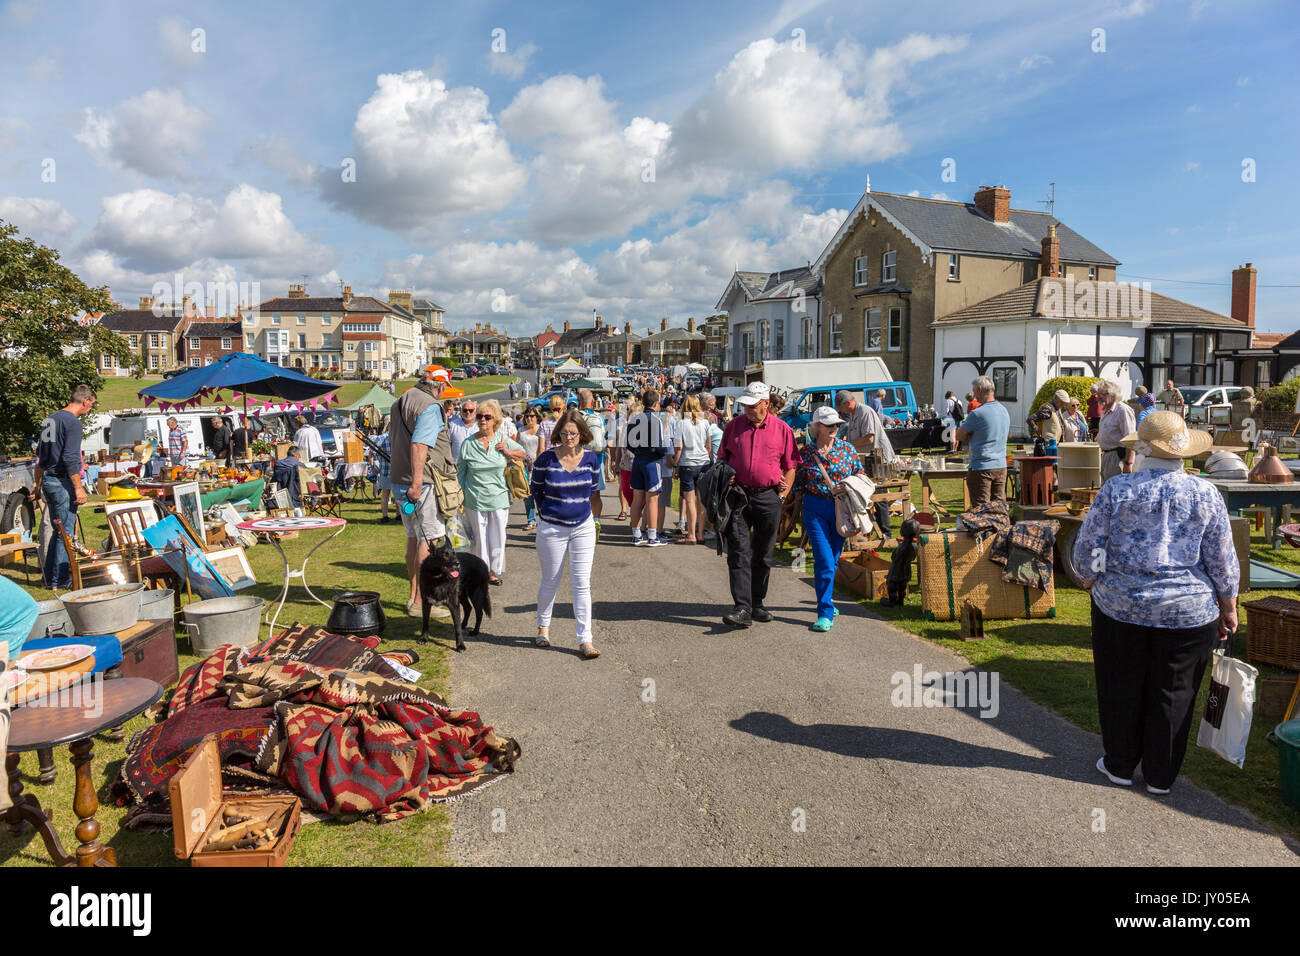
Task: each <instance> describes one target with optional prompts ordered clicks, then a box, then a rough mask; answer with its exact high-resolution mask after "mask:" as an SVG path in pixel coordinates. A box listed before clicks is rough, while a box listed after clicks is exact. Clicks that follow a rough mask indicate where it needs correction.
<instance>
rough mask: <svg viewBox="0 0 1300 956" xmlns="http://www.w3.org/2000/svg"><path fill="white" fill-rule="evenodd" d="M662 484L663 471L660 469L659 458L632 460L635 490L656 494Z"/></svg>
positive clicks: (633, 487)
mask: <svg viewBox="0 0 1300 956" xmlns="http://www.w3.org/2000/svg"><path fill="white" fill-rule="evenodd" d="M662 485H663V473H662V472H661V471H660V470H659V462H658V461H657V460H655V461H634V462H632V490H633V491H644V492H646V493H648V494H654V493H655V492H657V491H658V490H659V489H660V487H661V486H662Z"/></svg>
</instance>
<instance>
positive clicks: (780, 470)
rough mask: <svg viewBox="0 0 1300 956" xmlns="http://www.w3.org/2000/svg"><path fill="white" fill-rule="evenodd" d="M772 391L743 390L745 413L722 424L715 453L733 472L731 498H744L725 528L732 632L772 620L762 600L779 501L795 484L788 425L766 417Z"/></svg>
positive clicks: (755, 387)
mask: <svg viewBox="0 0 1300 956" xmlns="http://www.w3.org/2000/svg"><path fill="white" fill-rule="evenodd" d="M771 392H772V390H771V389H770V388H768V387H767V386H766V385H764V384H763V383H762V382H753V383H751V384H750V386H749V387H748V388H747V389H745V394H744V395H741V396H740V398H738V399H737V400H736V401H737V402H739V404H740V407H741V409H742V410H743V411H744V413H745V414H743V415H737V416H736V417H735V418H733V419H732V420H731V421H730V422H728V423H727V427H726V428H725V429H724V430H723V432H722V445H721V447H720V448H719V451H718V455H719V457H720V458H721V459H722V460H723V461H725V462H727V464H729V465H730V466H731V467H732V468H733V469H734V470H735V472H736V482H735V485H734V486H733V487H734V489H735V493H738V494H739V495H743V496H744V502H743V504H742V503H741V502H739V501H738V502H737V507H736V510H735V511H734V512H733V513H732V518H731V521H730V523H729V524H728V525H727V570H728V572H729V574H730V577H731V597H732V600H733V601H735V604H736V606H735V608H734V609H733V610H732V612H731V613H730V614H725V615H723V617H722V620H723V621H724V622H726V623H727V624H730V625H731V626H732V627H749V626H750V625H751V624H752V623H753V622H754V621H760V622H764V623H766V622H767V621H770V620H772V612H771V611H769V610H768V609H767V608H765V607H763V599H764V598H766V597H767V581H768V576H769V574H770V573H771V570H772V548H773V546H774V545H775V544H776V532H777V528H778V527H779V526H780V524H781V502H782V501H783V500H784V499H785V496H786V495H788V494H789V493H790V487H791V485H793V484H794V470H795V464H796V462H797V461H798V455H797V454H796V450H795V444H794V432H793V431H792V430H791V429H790V426H789V425H787V424H786V423H785V422H783V421H781V419H779V418H777V417H776V416H775V415H771V414H768V412H769V398H770V396H771Z"/></svg>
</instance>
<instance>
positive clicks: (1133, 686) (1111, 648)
mask: <svg viewBox="0 0 1300 956" xmlns="http://www.w3.org/2000/svg"><path fill="white" fill-rule="evenodd" d="M1218 634H1219V620H1218V618H1215V619H1214V620H1213V621H1211V622H1210V623H1209V624H1205V625H1202V626H1201V627H1190V628H1178V629H1175V628H1167V627H1147V626H1145V625H1142V624H1128V623H1125V622H1124V621H1116V620H1114V619H1113V618H1110V617H1107V616H1106V615H1105V614H1104V613H1102V612H1101V611H1100V610H1098V609H1097V605H1096V604H1093V606H1092V660H1093V668H1094V671H1095V673H1096V676H1097V712H1098V716H1099V717H1100V718H1101V742H1102V745H1103V746H1104V747H1105V749H1106V767H1107V768H1108V769H1109V770H1110V772H1111V773H1113V774H1115V775H1116V776H1118V777H1126V778H1130V779H1131V778H1132V776H1133V771H1134V769H1136V768H1137V766H1138V764H1139V763H1140V764H1141V765H1142V776H1143V777H1144V778H1145V779H1146V782H1147V783H1148V784H1149V785H1150V786H1153V787H1159V788H1160V789H1162V790H1167V789H1169V788H1170V787H1171V786H1173V782H1174V779H1175V778H1176V777H1177V776H1178V771H1179V769H1180V768H1181V767H1182V765H1183V757H1185V756H1186V755H1187V734H1188V731H1189V730H1190V729H1191V726H1192V711H1193V709H1194V708H1195V705H1196V692H1197V691H1198V690H1199V689H1200V686H1201V679H1202V678H1203V677H1204V676H1205V665H1206V663H1207V662H1208V661H1209V659H1210V652H1211V651H1212V650H1213V649H1214V645H1215V644H1216V643H1217V640H1218Z"/></svg>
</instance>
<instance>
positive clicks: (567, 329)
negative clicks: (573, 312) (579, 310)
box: [564, 319, 569, 332]
mask: <svg viewBox="0 0 1300 956" xmlns="http://www.w3.org/2000/svg"><path fill="white" fill-rule="evenodd" d="M564 331H566V332H567V331H569V320H568V319H565V320H564Z"/></svg>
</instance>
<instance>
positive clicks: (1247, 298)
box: [1232, 262, 1257, 329]
mask: <svg viewBox="0 0 1300 956" xmlns="http://www.w3.org/2000/svg"><path fill="white" fill-rule="evenodd" d="M1256 272H1257V270H1256V269H1255V267H1254V266H1253V265H1251V264H1250V263H1249V262H1247V263H1246V264H1245V265H1244V266H1239V267H1238V268H1236V269H1233V270H1232V317H1233V318H1234V319H1236V320H1237V321H1238V322H1241V323H1242V324H1244V325H1245V326H1246V328H1248V329H1253V328H1254V327H1255V275H1256Z"/></svg>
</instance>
